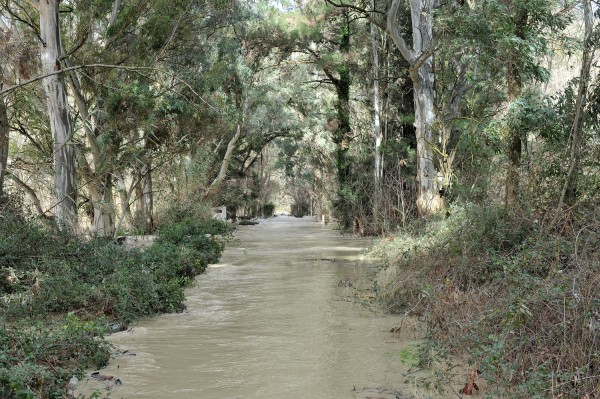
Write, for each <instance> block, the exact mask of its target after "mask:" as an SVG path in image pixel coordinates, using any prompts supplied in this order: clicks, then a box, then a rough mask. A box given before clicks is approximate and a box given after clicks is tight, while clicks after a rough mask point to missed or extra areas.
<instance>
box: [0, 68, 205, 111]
mask: <svg viewBox="0 0 600 399" xmlns="http://www.w3.org/2000/svg"><path fill="white" fill-rule="evenodd" d="M85 68H107V69H121V70H126V71H153V72H161V73H166V74H170V75H171V76H172V77H173V79H175V80H177V81H178V82H180V83H182V84H183V85H184V86H186V87H187V88H188V90H190V91H191V92H192V93H193V94H194V95H195V96H197V97H198V98H199V99H200V100H201V101H202V102H203V103H204V104H206V105H207V106H208V107H209V108H210V109H212V110H213V111H217V109H216V108H215V107H214V106H213V105H211V104H210V103H209V102H208V101H206V100H205V99H204V98H203V97H202V96H201V95H200V94H198V92H196V90H194V88H193V87H192V86H191V85H190V84H189V83H187V82H186V81H185V80H183V79H181V78H179V77H178V76H176V75H175V74H174V73H173V72H170V71H166V70H164V69H160V68H154V67H137V66H127V65H112V64H82V65H76V66H72V67H67V68H62V69H60V70H58V71H53V72H51V73H48V74H45V75H41V76H36V77H35V78H31V79H29V80H26V81H24V82H22V83H19V84H18V85H14V86H11V87H8V88H6V89H4V90H2V91H0V96H3V95H5V94H8V93H10V92H13V91H15V90H17V89H19V88H21V87H24V86H27V85H30V84H32V83H35V82H37V81H39V80H42V79H44V78H46V77H48V76H54V75H60V74H62V73H65V72H71V71H76V70H78V69H85Z"/></svg>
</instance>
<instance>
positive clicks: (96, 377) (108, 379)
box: [90, 371, 123, 390]
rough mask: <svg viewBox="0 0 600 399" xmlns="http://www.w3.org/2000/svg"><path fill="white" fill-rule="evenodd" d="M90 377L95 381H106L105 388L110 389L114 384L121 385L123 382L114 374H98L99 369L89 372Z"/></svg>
mask: <svg viewBox="0 0 600 399" xmlns="http://www.w3.org/2000/svg"><path fill="white" fill-rule="evenodd" d="M90 377H91V378H92V379H94V380H96V381H104V382H106V383H107V385H106V389H107V390H110V389H111V388H112V387H113V386H115V385H123V382H122V381H121V379H119V378H117V377H115V376H112V375H106V374H100V372H99V371H94V372H93V373H92V374H90Z"/></svg>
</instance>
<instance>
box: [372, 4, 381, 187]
mask: <svg viewBox="0 0 600 399" xmlns="http://www.w3.org/2000/svg"><path fill="white" fill-rule="evenodd" d="M371 9H372V10H373V11H372V12H371V18H375V0H371ZM375 31H376V28H375V25H374V24H371V47H372V49H373V125H374V132H375V182H376V183H377V189H379V185H380V179H381V178H382V176H383V168H382V163H381V143H382V140H383V137H382V134H381V122H380V113H381V112H380V109H379V104H380V102H381V100H380V98H379V45H378V43H377V38H376V35H375V33H376V32H375Z"/></svg>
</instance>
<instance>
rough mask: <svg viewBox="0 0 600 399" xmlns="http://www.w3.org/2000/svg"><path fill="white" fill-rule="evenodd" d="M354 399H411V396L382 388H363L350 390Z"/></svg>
mask: <svg viewBox="0 0 600 399" xmlns="http://www.w3.org/2000/svg"><path fill="white" fill-rule="evenodd" d="M352 392H353V393H354V397H355V398H357V399H358V398H360V399H413V397H412V396H410V395H406V394H403V393H402V392H400V391H397V390H395V389H391V388H383V387H364V388H357V387H356V386H354V387H353V388H352Z"/></svg>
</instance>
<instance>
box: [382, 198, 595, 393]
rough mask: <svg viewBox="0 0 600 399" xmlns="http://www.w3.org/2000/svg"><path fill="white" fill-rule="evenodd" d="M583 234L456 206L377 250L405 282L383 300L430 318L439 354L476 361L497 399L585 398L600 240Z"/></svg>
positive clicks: (590, 385)
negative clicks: (554, 230) (570, 234)
mask: <svg viewBox="0 0 600 399" xmlns="http://www.w3.org/2000/svg"><path fill="white" fill-rule="evenodd" d="M413 229H414V230H413ZM580 234H581V236H579V237H577V238H576V239H575V238H573V239H568V238H565V237H561V236H559V235H554V234H549V233H547V232H544V231H542V230H541V229H540V227H539V225H538V223H536V221H535V220H534V219H532V218H531V217H530V216H527V215H523V214H520V213H518V214H517V213H514V212H510V211H508V210H506V209H505V208H503V207H501V208H494V207H484V206H475V205H465V206H460V207H457V206H455V207H452V208H451V209H450V212H449V215H448V216H447V217H445V218H440V219H438V220H434V221H429V222H427V223H425V224H424V225H423V224H419V225H414V226H413V227H412V228H411V229H408V230H407V231H406V232H404V233H402V234H400V235H399V236H397V237H396V238H395V239H394V240H393V241H383V242H382V243H380V244H379V245H378V247H377V248H376V253H377V254H378V255H380V256H382V258H383V259H384V261H385V264H386V265H387V266H388V267H389V268H391V270H393V271H394V272H395V275H396V276H397V277H396V278H393V279H391V280H390V281H389V282H388V284H387V286H385V287H383V288H384V289H380V290H378V293H377V295H378V298H379V299H380V300H381V301H382V302H383V303H384V304H387V305H388V306H389V308H390V310H392V311H405V310H407V309H408V310H410V311H411V312H414V313H416V314H420V315H423V316H424V320H426V322H427V328H428V334H429V335H428V339H427V341H426V345H428V346H429V347H435V348H436V349H435V351H434V352H435V353H437V354H438V355H439V354H441V353H458V354H461V355H464V354H468V355H469V357H468V362H469V363H470V364H473V365H475V367H476V368H478V369H480V370H481V371H482V372H483V374H482V375H483V377H484V378H485V379H486V380H488V381H489V382H490V384H489V385H488V388H487V390H488V392H487V393H489V394H495V395H498V396H501V397H508V398H533V397H535V398H544V397H547V392H549V391H550V390H552V389H554V390H555V391H554V392H555V394H559V393H562V394H563V395H564V396H565V397H582V396H585V394H586V393H590V392H593V391H594V389H596V388H595V387H596V383H594V382H592V381H588V379H593V375H594V370H597V369H598V367H600V357H598V343H597V331H598V328H597V327H596V324H595V323H596V320H597V317H598V314H600V313H597V312H598V307H599V306H598V303H600V299H599V297H598V292H597V285H598V283H599V282H600V281H599V277H598V273H597V268H598V265H600V258H598V255H597V253H595V252H594V253H590V252H589V251H590V249H591V248H592V247H593V246H594V245H595V244H593V243H592V242H593V241H594V239H593V238H592V236H595V235H596V233H591V232H589V233H587V232H586V230H585V229H584V230H581V231H580ZM590 240H591V241H590ZM599 325H600V324H599ZM424 353H429V354H430V353H432V352H431V350H430V349H428V350H426V351H424ZM549 353H554V354H555V356H548V354H549ZM425 360H426V359H425ZM426 362H427V361H426Z"/></svg>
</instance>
